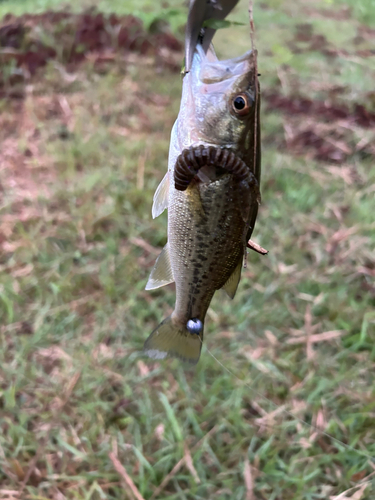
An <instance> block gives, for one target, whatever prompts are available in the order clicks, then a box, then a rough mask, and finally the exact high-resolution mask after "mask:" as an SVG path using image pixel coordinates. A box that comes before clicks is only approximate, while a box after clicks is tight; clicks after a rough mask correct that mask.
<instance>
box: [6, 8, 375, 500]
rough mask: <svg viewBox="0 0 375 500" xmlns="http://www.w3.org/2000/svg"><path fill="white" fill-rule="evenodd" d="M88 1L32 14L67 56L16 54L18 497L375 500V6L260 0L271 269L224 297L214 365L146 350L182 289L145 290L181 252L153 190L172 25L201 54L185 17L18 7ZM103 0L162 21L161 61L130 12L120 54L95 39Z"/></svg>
mask: <svg viewBox="0 0 375 500" xmlns="http://www.w3.org/2000/svg"><path fill="white" fill-rule="evenodd" d="M372 3H373V0H372ZM69 5H71V12H72V14H71V18H66V19H60V20H59V21H58V22H57V21H56V22H51V21H50V18H49V17H48V16H44V17H43V16H42V17H40V18H38V20H35V19H34V20H33V19H30V18H28V19H26V20H25V18H23V20H22V21H21V23H20V26H22V25H24V24H25V23H26V24H27V25H28V26H29V27H30V32H29V33H27V34H26V35H25V37H26V38H27V37H28V38H27V39H28V40H29V41H30V40H32V42H30V43H34V44H35V43H36V45H34V47H35V46H37V47H41V45H40V44H44V45H43V46H49V47H52V48H53V49H54V55H53V56H51V57H50V58H49V60H48V62H47V64H46V65H42V64H40V67H38V68H36V69H35V68H34V66H33V64H34V63H35V61H34V60H32V59H31V58H30V57H29V56H27V57H26V56H25V59H24V60H23V61H24V62H23V64H22V65H21V69H17V68H16V65H15V62H14V56H12V55H9V53H10V52H12V51H9V50H8V52H7V50H4V48H1V51H0V57H1V59H0V62H1V68H0V70H1V78H0V143H1V147H0V498H1V499H5V500H10V499H25V500H26V499H27V500H46V499H51V500H63V499H74V500H89V499H92V500H101V499H108V500H113V499H116V500H122V499H130V500H133V499H137V500H140V499H142V498H143V499H144V500H151V499H155V500H157V499H159V500H161V499H163V500H172V499H173V500H174V499H176V500H177V499H178V500H196V499H197V500H199V499H204V500H207V499H218V500H229V499H231V500H232V499H234V500H317V499H324V500H347V499H349V498H350V499H352V500H371V499H373V498H374V495H375V479H374V478H375V423H374V422H375V420H374V419H375V342H374V341H375V253H374V248H375V222H374V214H375V195H374V194H375V169H374V158H375V147H374V143H375V142H374V140H375V132H374V131H375V93H374V87H373V82H374V80H375V52H374V49H373V47H374V43H375V18H374V10H373V9H370V7H369V6H371V5H372V4H371V1H370V0H362V2H354V0H353V1H350V2H349V1H348V2H344V1H343V0H333V1H320V2H314V4H313V3H311V2H310V3H308V2H305V1H304V0H293V1H292V0H289V1H281V0H265V1H263V2H261V3H257V4H255V9H254V19H255V25H256V45H257V48H258V51H259V60H258V66H259V72H260V73H261V76H260V77H259V78H260V84H261V88H262V115H261V125H262V184H261V192H262V205H261V207H260V211H259V215H258V220H257V225H256V228H255V231H254V233H253V239H254V240H255V241H256V242H257V243H259V244H260V245H262V246H263V247H265V248H267V249H268V250H269V254H268V255H267V256H261V255H258V254H256V253H254V252H252V253H249V255H248V266H247V268H246V269H244V270H243V273H242V280H241V282H240V286H239V289H238V292H237V295H236V297H235V299H234V300H233V301H230V300H229V299H228V298H226V296H225V295H224V293H223V292H222V291H219V292H217V294H216V295H215V297H214V300H213V301H212V304H211V307H210V309H209V311H208V318H207V323H206V328H205V342H204V347H203V349H202V355H201V359H200V361H199V363H198V365H197V366H196V367H195V368H189V367H186V366H184V365H182V364H181V363H180V362H178V361H176V360H167V361H163V362H154V361H150V360H148V359H147V358H145V357H144V356H143V355H142V346H143V342H144V341H145V339H146V338H147V337H148V335H149V334H150V332H151V331H152V330H153V329H154V328H155V327H156V326H157V325H158V324H159V322H160V321H161V320H162V319H163V318H165V317H166V316H167V315H168V314H170V312H171V311H172V308H173V305H174V298H175V293H174V286H173V285H169V286H167V287H165V288H161V289H159V290H155V291H152V292H146V291H145V290H144V287H145V284H146V281H147V278H148V275H149V273H150V271H151V269H152V266H153V264H154V262H155V259H156V257H157V255H158V254H159V252H160V251H161V249H162V247H163V246H164V244H165V243H166V224H167V219H166V214H163V215H162V216H161V217H159V218H157V219H155V220H153V219H152V217H151V206H152V196H153V193H154V191H155V189H156V187H157V185H158V183H159V182H160V180H161V179H162V177H163V176H164V173H165V171H166V168H167V155H168V148H169V135H170V130H171V127H172V124H173V122H174V120H175V118H176V115H177V112H178V109H179V100H180V95H181V76H180V74H179V69H180V66H181V64H182V51H181V50H178V46H179V45H178V43H177V41H176V40H175V39H174V38H172V37H170V36H169V35H163V34H160V33H157V31H160V30H163V29H165V27H164V25H163V24H162V23H161V22H160V19H163V18H165V17H166V18H167V19H168V20H169V21H170V24H171V26H172V30H173V31H174V33H175V35H176V37H177V38H178V39H179V40H182V36H183V27H182V23H183V20H184V16H185V13H186V8H185V7H184V6H182V1H181V2H180V1H177V0H173V1H169V2H165V4H163V5H164V10H162V11H159V10H157V9H156V7H155V5H156V2H151V1H147V0H139V1H137V2H136V1H133V0H131V1H130V2H127V1H122V2H120V1H116V2H109V1H108V0H107V1H104V0H101V1H96V2H89V1H78V2H77V1H76V2H65V3H62V2H60V1H58V0H40V1H37V0H24V1H20V0H18V1H17V2H15V1H14V0H13V1H10V0H5V1H3V2H0V15H5V14H6V13H9V12H11V13H13V14H15V15H22V14H24V13H27V12H29V13H42V12H44V11H45V10H46V9H49V8H54V9H59V8H60V7H61V8H62V6H65V7H66V6H69ZM90 5H96V6H97V7H98V9H100V11H101V12H104V13H105V16H108V15H109V14H110V13H111V12H116V13H117V14H118V15H124V14H128V13H131V12H133V13H135V14H137V15H138V16H140V17H141V18H142V21H143V22H144V23H145V27H146V28H147V29H148V28H150V30H151V31H152V33H151V34H148V33H145V32H143V31H142V33H143V34H142V36H144V40H146V41H147V40H148V41H149V42H148V43H149V45H147V47H148V48H147V50H146V49H144V46H143V45H137V44H135V46H134V47H133V48H132V50H130V49H129V50H124V49H123V48H121V47H120V46H119V45H118V44H117V42H116V40H117V38H116V37H117V35H118V31H116V30H117V28H116V26H117V25H116V24H115V28H113V26H112V25H111V24H110V23H109V21H108V22H107V21H105V22H104V28H103V30H102V31H101V33H102V34H103V33H105V36H104V35H103V36H104V38H103V39H101V40H105V43H104V42H103V43H102V45H100V46H99V47H96V46H94V45H95V44H94V45H93V47H91V48H87V46H85V45H84V44H83V45H79V46H78V45H77V46H75V45H74V43H73V41H74V36H75V31H74V30H73V28H72V26H73V27H74V26H76V24H74V23H75V22H78V21H76V19H77V18H76V17H74V16H76V15H79V13H80V12H82V11H83V9H86V8H87V7H89V6H90ZM184 9H185V10H184ZM246 11H247V2H246V1H245V0H243V1H241V2H240V4H239V6H238V7H237V9H236V11H235V12H234V13H233V14H232V15H231V19H232V20H234V21H240V22H244V23H247V18H246V17H245V15H246ZM91 15H92V18H90V19H93V18H94V16H95V15H94V14H91ZM79 19H81V21H79V22H83V21H82V18H81V17H80V18H79ZM105 19H108V18H105ZM158 19H159V21H158ZM155 21H157V22H155ZM84 22H85V23H87V20H86V21H84ZM121 22H125V21H123V20H122V21H121V20H119V24H118V25H119V26H120V25H121ZM10 23H11V24H13V27H14V26H16V25H17V23H18V21H17V20H16V19H15V18H8V20H7V21H3V23H2V26H5V25H9V24H10ZM69 23H73V24H69ZM18 24H19V23H18ZM111 26H112V28H113V29H112V28H111ZM17 29H18V31H17ZM17 29H16V31H15V32H16V35H15V36H16V37H17V36H21V35H20V33H21V31H22V30H21V28H17ZM20 30H21V31H20ZM72 30H73V31H72ZM155 32H156V33H155ZM4 33H5V34H4ZM7 33H8V34H7ZM17 33H18V34H17ZM72 33H73V35H72ZM90 33H91V32H90ZM9 36H10V35H9V31H6V30H5V31H4V29H3V28H0V43H1V44H3V45H4V43H5V42H4V39H5V38H4V37H9ZM22 36H23V35H22ZM93 36H94V35H93ZM95 36H97V35H95ZM158 37H159V38H158ZM160 37H162V38H160ZM163 37H164V38H163ZM26 38H25V40H26ZM7 39H8V40H9V38H7ZM90 40H91V39H90ZM142 40H143V39H142ZM36 41H37V42H36ZM38 43H39V45H38ZM145 43H146V42H145ZM249 46H250V39H249V29H248V27H247V25H244V26H235V27H232V28H229V29H226V30H221V32H220V33H218V35H217V44H216V48H217V52H218V54H219V55H220V56H222V57H232V56H236V55H240V54H241V53H242V52H244V51H245V50H248V49H249ZM14 50H15V51H16V52H17V50H18V51H22V50H26V49H25V47H21V48H17V49H13V51H14ZM7 54H8V55H7ZM34 69H35V71H34Z"/></svg>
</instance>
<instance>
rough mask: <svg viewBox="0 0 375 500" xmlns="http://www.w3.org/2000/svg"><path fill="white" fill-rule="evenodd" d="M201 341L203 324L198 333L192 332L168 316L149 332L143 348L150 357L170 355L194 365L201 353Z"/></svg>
mask: <svg viewBox="0 0 375 500" xmlns="http://www.w3.org/2000/svg"><path fill="white" fill-rule="evenodd" d="M190 321H192V320H190ZM202 341H203V325H202V328H201V331H200V332H199V333H192V332H190V331H189V330H188V329H187V327H185V326H181V325H177V324H175V323H174V322H173V320H172V318H171V316H169V317H168V318H166V319H165V320H164V321H163V322H162V323H160V325H159V326H158V327H157V328H156V329H155V330H154V331H153V332H152V333H151V335H150V336H149V338H148V339H147V340H146V342H145V345H144V348H143V350H144V352H145V354H146V355H147V356H148V357H149V358H152V359H164V358H167V357H172V358H178V359H181V360H182V361H186V362H188V363H190V364H192V365H195V364H197V363H198V360H199V356H200V354H201V348H202Z"/></svg>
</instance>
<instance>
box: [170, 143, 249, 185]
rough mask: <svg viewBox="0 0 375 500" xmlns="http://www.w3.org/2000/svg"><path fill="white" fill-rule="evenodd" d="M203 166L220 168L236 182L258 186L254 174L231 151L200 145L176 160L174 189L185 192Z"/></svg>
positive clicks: (183, 152)
mask: <svg viewBox="0 0 375 500" xmlns="http://www.w3.org/2000/svg"><path fill="white" fill-rule="evenodd" d="M205 166H208V167H220V168H222V169H224V170H226V171H227V172H228V173H230V174H232V175H233V177H234V178H235V179H236V180H238V181H247V183H248V184H249V185H255V186H258V181H257V180H256V178H255V176H254V174H253V173H252V172H251V171H250V169H249V168H248V166H247V165H246V163H245V162H244V161H243V160H241V158H239V157H238V156H237V155H235V153H234V152H233V151H230V150H229V149H222V148H215V147H214V146H203V145H200V146H195V147H193V146H192V147H190V148H188V149H184V150H183V151H182V153H181V154H180V156H179V157H178V158H177V161H176V166H175V169H174V183H175V188H176V189H178V190H179V191H185V189H186V188H187V187H188V186H189V184H190V182H191V181H192V180H193V178H194V177H195V176H196V175H197V173H198V172H199V170H200V169H201V168H202V167H205Z"/></svg>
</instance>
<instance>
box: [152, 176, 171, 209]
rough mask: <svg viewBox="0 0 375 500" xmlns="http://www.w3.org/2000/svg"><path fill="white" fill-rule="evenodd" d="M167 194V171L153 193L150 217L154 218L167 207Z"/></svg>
mask: <svg viewBox="0 0 375 500" xmlns="http://www.w3.org/2000/svg"><path fill="white" fill-rule="evenodd" d="M168 195H169V172H167V173H166V174H165V176H164V177H163V180H162V181H161V183H160V184H159V186H158V187H157V189H156V191H155V194H154V203H153V204H152V218H153V219H156V217H159V215H160V214H161V213H163V212H164V210H165V209H166V208H168Z"/></svg>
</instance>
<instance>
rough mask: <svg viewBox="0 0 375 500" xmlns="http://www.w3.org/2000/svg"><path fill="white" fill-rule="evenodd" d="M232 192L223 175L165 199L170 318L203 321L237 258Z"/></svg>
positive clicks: (240, 227) (238, 227) (238, 226)
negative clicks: (172, 290) (172, 292)
mask: <svg viewBox="0 0 375 500" xmlns="http://www.w3.org/2000/svg"><path fill="white" fill-rule="evenodd" d="M235 191H236V189H235V186H234V182H233V179H232V177H231V176H230V175H226V176H224V177H223V178H221V179H219V180H217V181H215V182H212V183H210V184H199V183H193V184H191V185H190V186H189V188H188V191H187V193H186V194H185V193H184V192H181V191H175V194H174V196H173V198H172V200H171V205H170V214H171V215H170V217H169V231H168V240H169V244H170V249H171V250H170V253H171V262H172V269H173V275H174V278H175V282H176V305H175V311H174V313H173V315H172V317H173V318H175V319H176V320H177V321H179V322H181V323H182V324H186V322H187V321H188V320H189V319H190V318H204V316H205V314H206V312H207V308H208V306H209V304H210V302H211V299H212V296H213V294H214V293H215V291H216V290H218V289H220V288H221V287H222V286H223V285H224V284H225V283H226V282H227V280H228V278H229V277H230V276H231V274H232V273H233V271H234V269H235V267H236V265H237V264H238V261H239V259H240V258H241V256H242V255H243V250H244V230H245V223H244V221H243V219H242V216H241V213H240V210H239V209H238V208H236V207H235V208H233V205H232V204H231V203H228V200H230V199H233V197H234V196H235ZM172 249H173V250H172Z"/></svg>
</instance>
